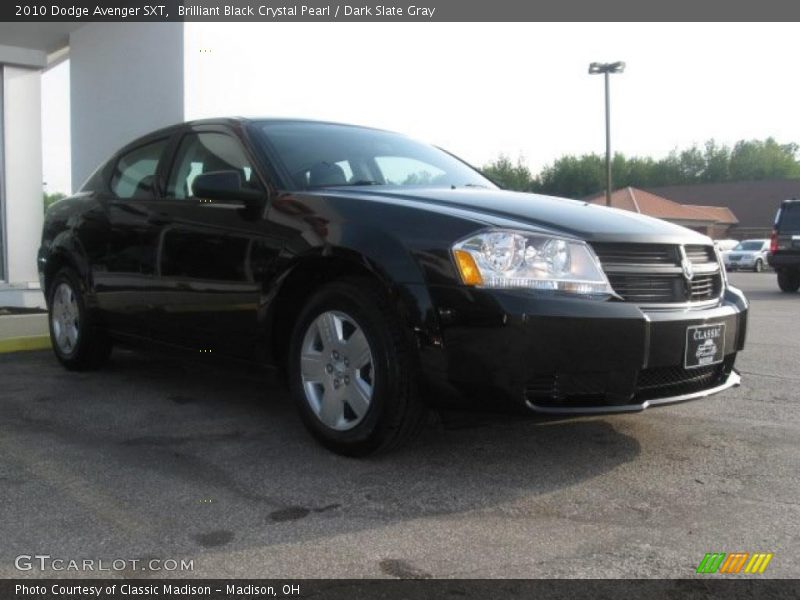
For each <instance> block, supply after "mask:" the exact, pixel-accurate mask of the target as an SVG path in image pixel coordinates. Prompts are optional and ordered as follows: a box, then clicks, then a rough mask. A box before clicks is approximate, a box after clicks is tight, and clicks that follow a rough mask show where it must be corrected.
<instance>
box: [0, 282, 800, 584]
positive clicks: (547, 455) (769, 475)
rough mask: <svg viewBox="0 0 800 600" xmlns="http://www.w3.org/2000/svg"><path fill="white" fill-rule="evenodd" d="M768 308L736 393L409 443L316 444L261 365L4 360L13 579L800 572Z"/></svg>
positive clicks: (787, 367) (775, 302)
mask: <svg viewBox="0 0 800 600" xmlns="http://www.w3.org/2000/svg"><path fill="white" fill-rule="evenodd" d="M732 280H733V281H734V283H735V284H736V285H738V286H739V287H741V288H742V289H743V290H745V292H746V293H747V295H748V297H749V298H750V300H751V302H752V312H751V318H750V330H749V336H748V342H747V348H746V350H745V352H744V353H743V354H741V355H740V357H739V361H738V363H737V367H738V369H739V370H740V371H741V372H742V377H743V384H742V386H741V387H740V388H737V389H734V390H732V391H729V392H726V393H723V394H721V395H717V396H714V397H712V398H709V399H705V400H700V401H695V402H689V403H684V404H679V405H674V406H668V407H661V408H653V409H649V410H647V411H645V412H643V413H640V414H633V415H617V416H601V417H588V418H570V419H542V418H534V417H530V418H525V417H520V416H517V415H508V414H499V415H498V414H483V413H478V414H476V413H461V412H447V413H445V414H442V415H439V416H438V417H437V418H435V419H432V420H431V423H430V424H429V425H428V426H427V428H426V430H425V431H424V433H423V435H422V437H421V438H420V439H419V440H418V441H416V442H415V443H414V444H413V445H411V446H410V447H408V448H406V449H404V450H401V451H398V452H395V453H394V454H390V455H386V456H381V457H379V458H370V459H361V460H354V459H347V458H342V457H339V456H335V455H333V454H330V453H329V452H327V451H325V450H324V449H322V448H320V447H319V446H317V445H316V444H315V443H314V442H313V441H312V440H311V439H310V438H309V437H308V435H307V434H306V432H305V430H304V429H303V428H302V426H301V424H300V421H299V419H298V418H297V417H296V416H295V414H294V408H293V407H292V405H291V403H290V401H289V398H288V396H287V394H286V393H285V392H284V391H283V389H282V388H281V387H280V386H279V385H277V384H276V383H274V382H272V383H271V382H269V381H268V380H267V379H268V378H266V377H265V376H263V375H257V374H244V373H242V372H240V371H236V370H226V369H222V368H219V369H216V368H215V369H209V368H208V367H207V366H206V365H202V364H195V363H191V362H181V361H179V360H174V359H170V358H163V357H154V356H147V355H142V354H136V353H133V352H128V351H115V353H114V355H113V357H112V362H111V363H110V364H109V365H108V366H107V367H106V368H105V369H103V370H101V371H97V372H93V373H70V372H67V371H65V370H63V369H62V368H61V367H60V366H59V365H58V363H57V362H56V360H55V358H54V357H53V356H52V354H51V353H50V352H29V353H19V354H6V355H2V356H0V523H2V532H0V538H2V540H3V541H2V544H0V577H19V576H47V575H50V576H52V575H57V576H60V577H68V576H87V575H89V576H91V575H95V576H109V575H113V573H108V572H106V573H99V572H95V573H92V572H88V573H85V572H84V573H76V572H61V573H53V572H52V571H45V572H41V571H39V570H37V569H34V570H31V571H24V572H20V571H18V570H16V569H15V567H14V560H15V557H16V556H18V555H20V554H49V555H51V556H52V557H61V558H65V559H84V558H93V559H105V560H112V559H126V560H131V559H146V558H153V557H155V558H161V559H176V560H178V561H180V560H181V559H191V560H193V566H194V569H193V571H189V572H174V573H164V572H161V573H153V572H147V571H135V570H132V569H130V568H128V569H126V570H123V571H121V572H119V573H118V574H119V575H122V576H128V577H153V576H161V575H170V576H175V577H428V576H432V577H523V578H527V577H691V576H693V575H694V572H695V569H696V567H697V565H698V563H699V562H700V560H701V559H702V558H703V556H704V554H705V553H706V552H736V551H744V552H757V551H763V552H772V553H774V558H773V559H772V561H771V563H770V564H769V567H768V569H767V571H766V573H765V574H764V576H765V577H770V576H771V577H798V576H800V561H798V548H800V468H799V466H800V410H798V405H799V404H800V392H799V391H798V389H800V369H799V368H798V366H800V294H782V293H780V292H779V291H778V289H777V285H776V283H775V275H774V273H762V274H749V273H740V274H735V275H733V276H732Z"/></svg>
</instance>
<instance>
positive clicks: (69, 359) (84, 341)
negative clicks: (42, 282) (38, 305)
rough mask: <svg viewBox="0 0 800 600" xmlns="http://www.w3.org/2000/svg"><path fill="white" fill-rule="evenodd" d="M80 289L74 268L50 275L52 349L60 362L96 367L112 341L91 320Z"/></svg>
mask: <svg viewBox="0 0 800 600" xmlns="http://www.w3.org/2000/svg"><path fill="white" fill-rule="evenodd" d="M82 290H83V287H82V285H81V282H80V279H79V278H78V276H77V275H76V274H75V272H74V271H72V269H68V268H66V269H62V270H61V271H59V272H58V273H57V274H56V276H55V278H54V279H53V283H52V284H51V285H50V287H49V294H48V299H47V306H48V309H49V318H48V321H49V324H50V342H51V343H52V346H53V351H54V352H55V355H56V358H58V360H59V362H61V364H62V365H64V366H65V367H66V368H67V369H70V370H75V371H83V370H86V369H93V368H97V367H99V366H100V365H102V364H103V363H104V362H105V361H106V360H107V359H108V356H109V354H111V342H110V340H109V339H108V337H107V336H106V335H105V333H104V332H103V331H100V330H99V329H97V328H95V327H94V325H93V324H92V321H91V317H90V315H89V312H88V311H87V310H86V304H85V302H84V297H83V291H82Z"/></svg>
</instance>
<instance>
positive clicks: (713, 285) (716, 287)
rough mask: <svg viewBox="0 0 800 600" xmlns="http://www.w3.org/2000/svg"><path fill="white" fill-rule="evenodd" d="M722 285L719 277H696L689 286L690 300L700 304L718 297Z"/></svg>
mask: <svg viewBox="0 0 800 600" xmlns="http://www.w3.org/2000/svg"><path fill="white" fill-rule="evenodd" d="M721 283H722V280H721V278H720V276H719V275H696V276H695V277H694V279H692V282H691V284H690V285H689V295H690V298H689V300H690V301H692V302H700V301H703V300H711V299H713V298H716V297H718V296H719V294H720V292H721V291H722V290H721V289H720V285H721Z"/></svg>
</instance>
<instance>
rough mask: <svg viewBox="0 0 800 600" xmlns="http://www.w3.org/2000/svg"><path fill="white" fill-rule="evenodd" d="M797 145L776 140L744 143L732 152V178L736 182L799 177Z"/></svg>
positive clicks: (747, 141)
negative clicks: (780, 142)
mask: <svg viewBox="0 0 800 600" xmlns="http://www.w3.org/2000/svg"><path fill="white" fill-rule="evenodd" d="M797 150H798V146H797V144H779V143H778V142H776V141H775V140H774V139H773V138H771V137H770V138H767V139H766V140H764V141H763V142H762V141H758V140H741V141H739V142H737V143H736V145H735V146H734V147H733V150H732V151H731V157H730V175H731V178H732V179H736V180H751V179H752V180H757V179H791V178H795V177H800V163H798V161H797Z"/></svg>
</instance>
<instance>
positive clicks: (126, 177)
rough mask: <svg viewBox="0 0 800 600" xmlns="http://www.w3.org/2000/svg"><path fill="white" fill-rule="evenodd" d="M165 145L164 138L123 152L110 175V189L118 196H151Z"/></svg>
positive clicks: (144, 197)
mask: <svg viewBox="0 0 800 600" xmlns="http://www.w3.org/2000/svg"><path fill="white" fill-rule="evenodd" d="M166 146H167V140H165V139H164V140H159V141H157V142H153V143H150V144H146V145H144V146H139V147H138V148H136V149H134V150H131V151H130V152H128V153H126V154H123V155H122V157H120V159H119V160H118V161H117V164H116V166H115V167H114V173H113V174H112V176H111V191H112V192H114V194H115V195H116V196H117V197H119V198H135V199H147V198H153V197H154V196H155V182H156V170H157V169H158V161H159V160H161V155H162V154H163V153H164V148H166Z"/></svg>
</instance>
